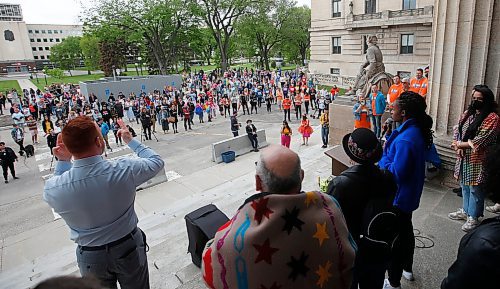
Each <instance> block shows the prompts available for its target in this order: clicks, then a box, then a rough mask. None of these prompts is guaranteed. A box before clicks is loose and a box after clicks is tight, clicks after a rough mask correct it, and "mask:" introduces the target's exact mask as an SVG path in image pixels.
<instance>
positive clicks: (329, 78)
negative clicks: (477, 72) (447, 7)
mask: <svg viewBox="0 0 500 289" xmlns="http://www.w3.org/2000/svg"><path fill="white" fill-rule="evenodd" d="M434 1H435V0H418V1H417V0H398V1H388V0H378V1H377V0H352V1H346V0H323V1H312V4H311V29H310V32H311V61H310V63H309V71H310V72H311V73H313V74H315V75H316V76H317V78H318V80H319V81H320V82H323V83H324V84H337V85H339V86H342V87H349V86H352V85H353V84H354V80H355V77H356V75H357V74H358V72H359V67H360V65H361V63H362V62H363V61H364V54H365V51H366V49H367V48H368V45H367V42H366V40H367V37H368V36H369V35H376V36H377V38H378V45H379V47H380V49H381V50H382V53H383V55H384V63H385V68H386V72H388V73H391V74H399V75H400V76H402V77H403V76H409V75H410V74H411V75H413V74H414V73H415V70H416V69H417V68H419V67H422V68H423V67H425V66H427V65H429V63H430V60H431V37H432V20H433V13H434V6H433V5H434Z"/></svg>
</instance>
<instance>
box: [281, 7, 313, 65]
mask: <svg viewBox="0 0 500 289" xmlns="http://www.w3.org/2000/svg"><path fill="white" fill-rule="evenodd" d="M310 27H311V9H310V8H309V7H307V6H302V7H293V8H292V9H290V11H289V15H288V17H287V19H286V21H285V23H284V24H283V35H284V38H283V45H282V52H283V54H284V55H285V56H286V57H287V58H288V59H290V60H293V61H295V62H297V61H300V64H301V65H305V60H306V58H307V56H308V51H309V46H310V42H311V36H310V33H309V28H310Z"/></svg>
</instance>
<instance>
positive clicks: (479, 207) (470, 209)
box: [460, 183, 484, 219]
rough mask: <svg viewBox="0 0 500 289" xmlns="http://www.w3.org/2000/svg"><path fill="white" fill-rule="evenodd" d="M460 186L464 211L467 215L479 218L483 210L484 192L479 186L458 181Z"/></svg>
mask: <svg viewBox="0 0 500 289" xmlns="http://www.w3.org/2000/svg"><path fill="white" fill-rule="evenodd" d="M460 186H461V187H462V199H463V204H464V211H465V213H466V214H467V216H471V217H473V218H476V219H477V218H479V217H482V216H483V212H484V192H483V190H482V189H481V187H480V186H468V185H464V184H463V183H460Z"/></svg>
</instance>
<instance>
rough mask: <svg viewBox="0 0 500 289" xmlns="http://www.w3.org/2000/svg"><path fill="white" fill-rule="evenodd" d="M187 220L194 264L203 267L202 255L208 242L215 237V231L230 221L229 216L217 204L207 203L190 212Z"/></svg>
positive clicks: (189, 248)
mask: <svg viewBox="0 0 500 289" xmlns="http://www.w3.org/2000/svg"><path fill="white" fill-rule="evenodd" d="M184 219H185V220H186V228H187V233H188V239H189V245H188V252H189V253H191V260H192V261H193V264H195V265H196V266H198V267H201V257H202V254H203V249H205V245H206V244H207V242H208V241H209V240H211V239H213V238H214V237H215V233H217V230H218V229H219V228H220V226H222V225H224V224H225V223H227V222H228V221H229V218H228V217H227V216H226V215H225V214H224V213H223V212H221V211H220V210H219V209H218V208H217V207H216V206H215V205H212V204H210V205H206V206H204V207H201V208H199V209H197V210H195V211H193V212H191V213H189V214H187V215H186V216H185V217H184Z"/></svg>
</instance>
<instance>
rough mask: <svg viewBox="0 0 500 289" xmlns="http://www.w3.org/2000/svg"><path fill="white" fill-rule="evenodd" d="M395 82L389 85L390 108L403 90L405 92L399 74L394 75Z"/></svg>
mask: <svg viewBox="0 0 500 289" xmlns="http://www.w3.org/2000/svg"><path fill="white" fill-rule="evenodd" d="M392 80H393V81H394V84H393V85H391V87H389V92H388V93H387V103H388V104H389V108H392V104H393V103H394V102H395V101H396V99H398V97H399V95H400V94H401V92H403V83H401V79H400V78H399V75H394V77H393V78H392Z"/></svg>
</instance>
